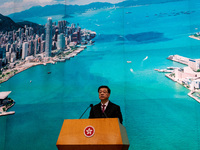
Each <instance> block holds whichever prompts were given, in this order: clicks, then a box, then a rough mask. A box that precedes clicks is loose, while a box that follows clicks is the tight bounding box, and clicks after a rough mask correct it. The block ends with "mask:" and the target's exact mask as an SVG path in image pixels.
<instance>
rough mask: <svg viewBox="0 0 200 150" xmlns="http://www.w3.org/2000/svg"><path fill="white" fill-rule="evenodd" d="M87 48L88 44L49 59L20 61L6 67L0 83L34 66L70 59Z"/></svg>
mask: <svg viewBox="0 0 200 150" xmlns="http://www.w3.org/2000/svg"><path fill="white" fill-rule="evenodd" d="M85 48H86V46H80V47H78V48H76V49H74V50H68V51H64V52H62V53H61V54H59V55H56V56H54V57H49V58H48V59H47V58H45V59H42V60H41V61H38V59H36V60H32V61H25V60H24V61H20V62H19V64H16V66H15V67H13V68H10V69H6V70H5V71H3V72H2V74H1V75H0V83H3V82H5V81H8V80H9V79H10V78H11V77H13V76H14V75H16V74H18V73H20V72H22V71H24V70H26V69H29V68H31V67H34V66H37V65H46V64H48V63H51V64H55V62H62V61H66V60H69V59H70V58H72V57H74V56H76V55H78V54H79V53H80V52H82V51H83V50H84V49H85ZM42 55H43V54H42Z"/></svg>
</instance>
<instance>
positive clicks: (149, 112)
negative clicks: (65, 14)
mask: <svg viewBox="0 0 200 150" xmlns="http://www.w3.org/2000/svg"><path fill="white" fill-rule="evenodd" d="M199 5H200V2H199V1H198V0H191V1H190V3H189V2H188V1H179V2H170V3H161V4H152V5H145V6H137V7H129V8H113V9H104V10H97V11H88V12H86V13H84V14H79V15H75V16H74V17H73V18H69V19H68V20H67V21H69V22H70V23H76V24H77V23H79V25H80V27H81V28H82V29H83V28H86V29H90V30H92V31H95V32H96V33H97V36H96V38H95V39H94V40H95V45H93V46H88V47H87V49H85V50H84V51H82V52H81V53H80V54H79V55H77V56H76V57H74V58H72V59H70V60H67V61H66V62H60V63H57V64H47V65H46V66H44V65H40V66H35V67H32V68H30V69H28V70H26V71H24V72H22V73H19V74H17V75H15V76H14V77H12V78H11V79H10V80H9V81H7V82H5V83H3V84H1V85H0V91H12V93H11V94H10V97H12V98H13V99H14V100H15V101H16V104H15V106H14V107H13V108H11V109H12V110H15V114H14V115H11V116H3V117H1V118H0V125H1V131H0V133H1V135H0V149H2V150H27V149H28V150H56V149H57V148H56V141H57V138H58V135H59V132H60V129H61V126H62V123H63V120H64V119H78V118H79V117H80V116H81V114H82V113H83V112H84V110H85V109H86V108H87V107H88V106H89V105H90V104H96V103H98V102H99V99H98V93H97V88H98V86H100V85H104V84H105V85H108V86H109V87H110V88H111V97H110V100H111V101H112V102H115V103H116V104H119V105H120V106H121V110H122V114H123V118H124V122H123V125H124V126H125V127H126V129H127V133H128V137H129V141H130V145H131V146H130V150H147V149H148V150H177V149H178V150H188V149H192V150H198V149H200V141H199V137H200V115H199V114H200V109H199V107H200V104H199V103H198V102H197V101H195V100H194V99H192V98H190V97H189V96H188V95H187V93H188V92H189V90H188V89H186V88H184V87H182V86H181V85H179V84H177V83H175V82H173V81H171V80H170V79H168V78H166V77H165V76H164V74H160V73H158V72H156V71H154V69H155V68H158V69H161V68H166V67H169V66H174V67H183V66H184V65H182V64H179V63H176V62H172V61H170V60H167V59H166V58H167V57H168V56H169V55H173V54H178V55H181V56H184V57H189V58H199V57H200V51H199V47H200V41H198V40H194V39H191V38H189V37H188V36H189V35H190V34H192V33H195V32H198V31H199V30H200V8H199ZM188 11H189V12H190V14H187V13H184V12H188ZM126 12H131V13H126ZM177 13H178V14H177ZM51 17H52V20H53V21H58V20H61V17H62V16H55V17H54V16H51ZM46 18H48V17H44V18H37V19H36V18H28V19H29V21H34V22H36V23H40V24H45V23H46V20H47V19H46ZM197 28H199V30H198V29H197ZM146 56H148V58H147V59H145V60H144V58H146ZM127 61H131V63H127ZM48 72H51V74H48ZM30 80H31V81H32V82H31V83H30ZM88 116H89V111H88V112H87V113H86V114H85V115H84V116H83V118H88Z"/></svg>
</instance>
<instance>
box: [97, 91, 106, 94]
mask: <svg viewBox="0 0 200 150" xmlns="http://www.w3.org/2000/svg"><path fill="white" fill-rule="evenodd" d="M101 93H104V94H105V93H108V92H107V91H99V94H101Z"/></svg>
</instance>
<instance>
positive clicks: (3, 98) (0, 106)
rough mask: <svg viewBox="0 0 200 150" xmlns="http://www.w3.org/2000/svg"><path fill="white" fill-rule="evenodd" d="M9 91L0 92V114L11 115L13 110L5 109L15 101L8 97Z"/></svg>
mask: <svg viewBox="0 0 200 150" xmlns="http://www.w3.org/2000/svg"><path fill="white" fill-rule="evenodd" d="M10 93H11V91H6V92H0V116H5V115H11V114H14V113H15V111H9V112H7V110H8V109H9V108H11V107H12V106H14V105H15V101H14V100H13V99H11V98H9V97H8V95H9V94H10Z"/></svg>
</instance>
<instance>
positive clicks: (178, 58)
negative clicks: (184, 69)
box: [167, 55, 190, 65]
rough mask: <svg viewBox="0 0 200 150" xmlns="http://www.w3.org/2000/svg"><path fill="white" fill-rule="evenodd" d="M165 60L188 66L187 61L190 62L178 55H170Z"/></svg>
mask: <svg viewBox="0 0 200 150" xmlns="http://www.w3.org/2000/svg"><path fill="white" fill-rule="evenodd" d="M167 59H169V60H172V61H175V62H178V63H181V64H184V65H188V64H189V60H190V58H187V57H183V56H180V55H170V56H169V57H167Z"/></svg>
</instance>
